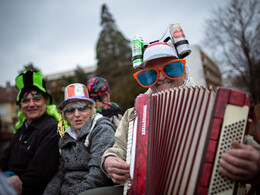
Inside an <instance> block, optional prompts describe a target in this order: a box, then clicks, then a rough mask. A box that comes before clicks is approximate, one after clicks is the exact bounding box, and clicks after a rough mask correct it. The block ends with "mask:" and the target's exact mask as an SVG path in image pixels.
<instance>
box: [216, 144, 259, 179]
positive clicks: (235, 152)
mask: <svg viewBox="0 0 260 195" xmlns="http://www.w3.org/2000/svg"><path fill="white" fill-rule="evenodd" d="M220 165H221V167H220V170H219V171H220V173H221V174H222V175H223V176H226V177H228V178H230V179H233V180H239V181H249V180H251V179H253V178H255V177H256V176H258V175H260V153H259V151H258V150H256V149H255V148H254V147H252V146H249V145H245V144H239V143H238V142H237V141H233V143H232V149H230V150H228V151H227V152H226V153H224V154H222V158H221V160H220Z"/></svg>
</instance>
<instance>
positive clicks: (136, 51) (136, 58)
mask: <svg viewBox="0 0 260 195" xmlns="http://www.w3.org/2000/svg"><path fill="white" fill-rule="evenodd" d="M131 43H132V62H133V67H134V68H138V67H139V66H140V65H141V64H142V63H143V52H144V43H143V39H142V38H141V37H134V39H133V40H132V42H131Z"/></svg>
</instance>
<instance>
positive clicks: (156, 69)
mask: <svg viewBox="0 0 260 195" xmlns="http://www.w3.org/2000/svg"><path fill="white" fill-rule="evenodd" d="M178 61H179V62H182V63H183V66H184V70H183V74H182V75H181V76H180V77H178V78H171V77H169V76H167V75H166V74H165V73H164V71H163V68H164V67H165V66H167V65H168V64H170V63H172V62H178ZM185 67H186V60H185V59H176V60H171V61H169V62H167V63H166V64H164V65H163V66H161V67H159V68H146V69H143V70H140V71H138V72H136V73H134V74H133V76H134V78H135V79H136V80H137V82H138V83H139V85H141V86H142V87H144V88H149V87H152V86H154V85H155V83H157V81H158V79H159V74H160V73H159V71H161V72H162V73H163V75H164V76H165V77H167V78H168V79H171V80H177V79H180V78H182V77H183V76H184V74H185V69H186V68H185ZM146 70H155V71H156V72H157V78H156V80H155V82H154V83H153V84H152V85H149V86H144V85H142V84H141V83H140V82H139V80H138V78H137V75H138V74H139V73H141V72H144V71H146Z"/></svg>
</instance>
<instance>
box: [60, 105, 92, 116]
mask: <svg viewBox="0 0 260 195" xmlns="http://www.w3.org/2000/svg"><path fill="white" fill-rule="evenodd" d="M89 108H91V105H89V104H85V105H80V104H77V105H73V106H67V107H65V108H64V113H65V114H67V115H72V114H74V112H75V111H76V109H77V110H78V111H79V112H80V113H83V112H87V111H88V109H89Z"/></svg>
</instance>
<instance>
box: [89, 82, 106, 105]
mask: <svg viewBox="0 0 260 195" xmlns="http://www.w3.org/2000/svg"><path fill="white" fill-rule="evenodd" d="M86 86H87V88H88V92H89V96H90V98H92V99H93V100H94V101H96V100H99V101H101V95H103V94H104V93H106V92H108V91H109V84H108V81H107V80H106V79H104V78H102V77H93V78H91V79H89V80H88V81H87V82H86Z"/></svg>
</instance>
